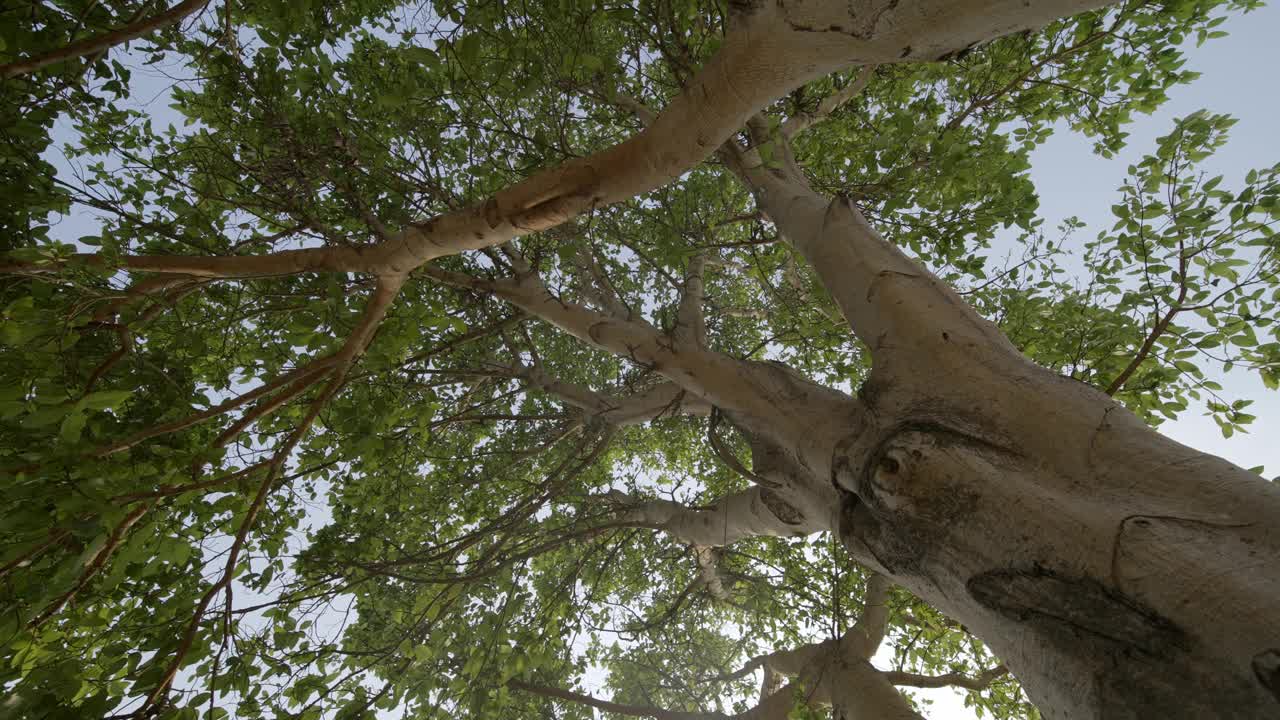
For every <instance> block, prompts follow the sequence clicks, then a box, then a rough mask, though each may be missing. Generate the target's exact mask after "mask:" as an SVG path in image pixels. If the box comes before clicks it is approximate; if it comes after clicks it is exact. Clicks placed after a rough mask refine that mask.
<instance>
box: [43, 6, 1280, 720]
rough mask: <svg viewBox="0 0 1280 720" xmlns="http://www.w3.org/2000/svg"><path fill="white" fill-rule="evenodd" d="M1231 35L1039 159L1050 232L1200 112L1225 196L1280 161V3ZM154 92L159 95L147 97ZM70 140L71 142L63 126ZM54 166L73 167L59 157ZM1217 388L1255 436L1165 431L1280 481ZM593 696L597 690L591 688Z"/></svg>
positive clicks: (941, 714) (1267, 419) (72, 231)
mask: <svg viewBox="0 0 1280 720" xmlns="http://www.w3.org/2000/svg"><path fill="white" fill-rule="evenodd" d="M1219 29H1221V30H1226V31H1227V32H1228V33H1229V35H1228V36H1227V37H1226V38H1222V39H1218V40H1211V41H1209V42H1208V43H1206V44H1205V45H1204V46H1203V47H1200V48H1196V47H1194V39H1192V40H1190V41H1189V42H1188V47H1187V48H1186V53H1187V56H1188V58H1189V62H1188V68H1189V69H1192V70H1196V71H1198V72H1201V73H1203V75H1202V76H1201V77H1200V78H1199V79H1198V80H1196V81H1195V82H1193V83H1191V84H1189V85H1186V86H1180V87H1177V88H1174V89H1173V90H1172V91H1171V93H1170V96H1171V99H1170V101H1169V102H1168V103H1166V105H1165V106H1164V107H1162V108H1161V109H1160V110H1159V111H1158V112H1157V113H1155V114H1154V115H1152V116H1139V117H1138V118H1137V119H1136V120H1135V122H1133V123H1132V124H1131V125H1130V126H1128V127H1127V128H1126V129H1127V131H1128V132H1129V133H1130V137H1129V144H1128V146H1127V147H1126V148H1125V150H1123V151H1122V152H1120V153H1119V154H1118V155H1117V156H1116V157H1115V158H1113V159H1106V158H1102V157H1100V156H1098V155H1095V154H1094V153H1093V151H1092V142H1091V141H1090V140H1089V139H1088V138H1085V137H1083V136H1081V135H1078V134H1075V133H1072V132H1071V131H1069V130H1068V129H1067V128H1066V127H1065V126H1064V127H1060V128H1059V129H1058V131H1057V132H1055V133H1054V135H1053V136H1052V137H1051V138H1050V139H1049V141H1048V142H1047V143H1046V144H1044V145H1043V146H1041V147H1040V148H1037V149H1036V150H1035V151H1034V152H1033V154H1032V169H1031V177H1032V180H1033V181H1034V183H1035V185H1036V187H1037V189H1038V191H1039V194H1040V202H1041V206H1040V212H1041V215H1042V217H1044V218H1045V221H1046V222H1045V225H1044V227H1046V228H1055V227H1057V225H1058V224H1059V223H1060V222H1061V221H1062V220H1063V219H1065V218H1067V217H1070V216H1076V217H1079V218H1080V219H1081V220H1083V221H1084V222H1085V223H1086V224H1087V225H1088V230H1087V232H1082V233H1078V234H1077V235H1076V237H1077V238H1084V237H1091V236H1092V235H1093V234H1096V232H1097V231H1098V230H1100V229H1103V228H1106V227H1109V226H1110V225H1111V223H1112V222H1113V218H1112V216H1111V213H1110V207H1111V205H1112V204H1113V203H1114V202H1116V200H1117V198H1118V197H1119V193H1118V190H1117V189H1118V188H1119V187H1120V185H1121V183H1122V182H1123V180H1124V178H1125V177H1126V175H1127V167H1128V165H1130V164H1131V163H1133V162H1135V161H1136V160H1138V159H1139V158H1141V156H1142V155H1144V154H1146V153H1149V152H1151V151H1152V150H1153V149H1154V147H1155V140H1156V138H1158V137H1160V136H1161V135H1165V134H1167V133H1168V132H1169V131H1170V129H1171V128H1172V127H1173V120H1174V119H1175V118H1178V117H1181V116H1183V115H1186V114H1189V113H1191V112H1194V111H1196V110H1199V109H1201V108H1207V109H1209V110H1211V111H1214V112H1220V113H1227V114H1230V115H1232V116H1234V117H1235V118H1237V119H1238V120H1239V123H1238V124H1237V125H1236V126H1235V127H1234V128H1232V130H1231V140H1230V142H1229V143H1228V144H1227V145H1226V146H1224V147H1223V148H1221V149H1220V150H1218V152H1217V153H1216V154H1215V156H1214V157H1213V158H1211V159H1210V160H1209V161H1207V162H1206V163H1205V169H1206V170H1207V171H1209V172H1210V173H1213V174H1223V175H1225V176H1226V177H1225V181H1224V187H1228V188H1229V187H1232V186H1233V185H1234V184H1237V183H1239V182H1240V181H1241V180H1242V178H1243V176H1244V174H1245V173H1246V172H1247V171H1248V170H1249V169H1251V168H1254V167H1263V166H1269V165H1271V164H1274V163H1276V162H1280V137H1278V135H1277V132H1276V128H1277V127H1280V122H1278V121H1277V118H1280V93H1278V92H1276V90H1275V79H1274V77H1273V76H1272V74H1271V71H1270V70H1268V68H1273V67H1276V66H1277V63H1276V57H1275V53H1274V52H1273V51H1272V50H1271V48H1272V46H1273V43H1274V42H1275V37H1276V35H1277V34H1280V4H1277V5H1273V6H1271V7H1265V8H1262V9H1260V10H1257V11H1255V12H1253V13H1249V14H1247V15H1236V16H1233V17H1232V18H1231V19H1230V20H1228V21H1227V22H1226V23H1225V24H1224V25H1223V26H1222V27H1221V28H1219ZM162 69H163V68H143V67H138V68H137V69H136V70H135V72H136V73H137V74H138V76H139V77H137V78H136V80H135V89H136V90H138V91H139V92H137V93H136V94H135V96H134V97H135V98H137V99H138V101H139V102H138V104H140V105H145V106H147V108H148V109H149V110H150V111H151V112H152V113H153V114H154V116H155V121H156V124H157V125H158V126H162V125H163V124H165V123H167V122H175V124H178V125H181V122H180V119H179V118H177V117H176V115H175V114H174V113H173V112H172V111H171V110H170V109H169V108H168V107H166V106H167V103H168V100H167V98H166V95H167V89H168V86H169V85H170V83H171V79H169V78H166V77H164V76H163V75H162V74H161V70H162ZM149 89H150V90H151V91H150V92H149V91H148V90H149ZM63 128H64V130H63V136H62V137H60V138H58V140H59V142H58V143H57V144H59V145H60V144H61V141H64V140H70V139H71V133H70V132H69V130H67V129H65V128H66V126H65V125H64V126H63ZM49 160H50V161H51V162H53V163H54V164H55V165H58V166H59V167H60V168H66V164H65V160H64V159H63V158H61V157H60V155H59V153H56V152H53V153H50V156H49ZM95 227H96V222H95V221H94V219H93V218H92V217H90V216H87V215H84V214H81V215H78V216H72V217H70V218H66V219H64V220H63V222H62V223H61V225H60V226H59V227H57V228H56V229H55V231H54V235H55V237H58V238H59V239H63V240H67V241H70V240H74V239H75V238H77V237H79V236H80V235H84V234H88V233H90V232H92V231H93V229H94V228H95ZM1206 372H1207V373H1208V374H1209V375H1210V377H1211V378H1212V379H1215V380H1218V381H1219V382H1220V383H1221V384H1222V385H1223V387H1224V392H1223V395H1224V396H1225V397H1228V398H1247V399H1252V400H1254V401H1255V402H1254V404H1253V405H1252V406H1251V407H1250V408H1249V409H1248V412H1250V413H1251V414H1253V415H1255V416H1256V417H1257V420H1256V421H1255V422H1254V424H1253V426H1252V429H1251V431H1250V432H1249V433H1247V434H1237V435H1235V436H1233V437H1232V438H1230V439H1224V438H1223V437H1222V434H1221V432H1220V430H1219V429H1218V427H1217V425H1216V424H1214V422H1213V421H1212V420H1211V419H1210V418H1209V417H1207V416H1204V415H1202V414H1200V412H1201V411H1199V410H1198V409H1196V408H1194V407H1193V408H1192V409H1191V410H1189V411H1187V412H1186V413H1185V414H1184V415H1183V417H1180V418H1179V419H1178V420H1176V421H1170V422H1167V423H1165V424H1164V425H1162V426H1161V427H1160V432H1162V433H1164V434H1166V435H1168V436H1169V437H1172V438H1173V439H1175V440H1177V441H1179V442H1182V443H1184V444H1186V445H1190V446H1191V447H1194V448H1196V449H1198V450H1202V451H1205V452H1209V453H1212V454H1214V455H1219V456H1221V457H1224V458H1226V459H1228V460H1230V461H1231V462H1234V463H1236V464H1237V465H1240V466H1242V467H1254V466H1258V465H1262V466H1265V468H1266V470H1265V474H1266V476H1267V477H1275V476H1277V475H1280V443H1278V442H1277V440H1276V438H1277V435H1276V432H1277V430H1276V428H1280V392H1272V391H1267V390H1266V389H1265V388H1264V387H1263V385H1262V383H1261V381H1260V380H1259V379H1258V378H1257V376H1256V375H1255V374H1250V373H1247V372H1245V371H1240V370H1237V371H1234V372H1232V373H1225V374H1224V373H1222V372H1221V368H1219V369H1218V371H1217V372H1216V373H1215V372H1213V371H1210V370H1208V369H1207V368H1206ZM590 689H594V688H590ZM918 695H919V696H921V697H926V698H928V699H930V700H931V701H932V703H933V704H932V705H931V706H930V707H929V709H928V710H927V711H926V714H927V716H928V717H929V718H930V720H969V719H970V718H975V717H976V716H975V715H974V714H973V713H972V711H970V710H968V709H966V708H964V706H963V703H962V696H961V695H960V694H959V693H956V692H953V691H950V690H946V689H939V690H930V691H919V693H918Z"/></svg>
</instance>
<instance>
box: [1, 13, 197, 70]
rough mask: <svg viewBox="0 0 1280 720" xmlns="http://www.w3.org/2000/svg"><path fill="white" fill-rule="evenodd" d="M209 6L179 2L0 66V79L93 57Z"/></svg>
mask: <svg viewBox="0 0 1280 720" xmlns="http://www.w3.org/2000/svg"><path fill="white" fill-rule="evenodd" d="M208 4H209V0H183V2H180V3H178V4H177V5H174V6H173V7H171V8H169V9H167V10H165V11H164V12H161V13H156V14H155V15H152V16H151V17H148V18H143V19H141V20H138V21H136V22H132V23H130V24H128V25H126V26H124V27H122V28H119V29H117V30H112V31H110V32H105V33H101V34H99V35H94V36H93V37H90V38H85V39H84V40H79V41H77V42H73V43H70V44H68V45H64V46H62V47H60V48H58V49H56V50H53V51H51V52H48V53H45V54H44V55H39V56H36V57H32V58H25V59H22V60H15V61H14V62H11V63H8V64H6V65H0V78H3V79H5V80H8V79H10V78H15V77H18V76H19V75H26V74H27V73H32V72H35V71H36V70H39V69H41V68H45V67H48V66H50V65H54V64H57V63H60V62H63V61H65V60H71V59H73V58H77V57H83V56H85V55H97V54H100V53H102V52H105V51H106V50H109V49H110V48H113V47H115V46H117V45H122V44H124V43H127V42H129V41H130V40H136V39H137V38H140V37H142V36H143V35H148V34H150V33H152V32H154V31H156V30H159V29H160V28H162V27H166V26H168V25H172V24H174V23H176V22H178V21H180V20H182V19H183V18H185V17H187V16H188V15H191V14H193V13H195V12H197V11H199V10H201V9H203V8H204V6H205V5H208Z"/></svg>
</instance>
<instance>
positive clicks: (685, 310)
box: [672, 253, 707, 348]
mask: <svg viewBox="0 0 1280 720" xmlns="http://www.w3.org/2000/svg"><path fill="white" fill-rule="evenodd" d="M706 267H707V257H706V255H703V254H701V253H699V254H697V255H695V256H693V259H691V260H690V261H689V269H688V270H687V271H685V276H684V292H682V293H681V295H680V306H679V308H678V310H677V312H676V326H675V328H674V330H673V331H672V334H673V335H675V337H676V340H677V341H678V342H682V343H689V344H692V345H694V346H696V347H700V348H703V347H706V346H707V320H706V316H705V315H704V314H703V309H702V306H703V294H704V288H705V284H704V282H703V273H705V272H706Z"/></svg>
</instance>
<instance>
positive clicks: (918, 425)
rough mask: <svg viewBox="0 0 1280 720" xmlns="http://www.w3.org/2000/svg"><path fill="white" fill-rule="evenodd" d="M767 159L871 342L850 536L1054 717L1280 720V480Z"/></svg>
mask: <svg viewBox="0 0 1280 720" xmlns="http://www.w3.org/2000/svg"><path fill="white" fill-rule="evenodd" d="M748 174H749V175H750V177H751V179H752V180H753V184H754V185H755V187H756V191H757V197H758V198H759V200H760V202H761V206H762V207H763V208H764V209H765V211H766V212H768V214H769V215H770V216H771V217H772V218H773V220H774V221H775V222H776V223H777V224H778V227H779V229H780V230H781V231H782V232H783V233H784V234H785V235H786V236H787V238H788V239H789V240H790V241H791V242H792V243H793V244H794V245H795V246H796V247H797V248H798V249H800V250H801V252H802V253H804V254H805V255H806V256H807V258H808V259H809V261H810V263H811V264H812V265H813V267H814V269H815V271H816V272H817V273H818V274H819V276H820V278H821V279H822V281H823V283H824V285H826V287H827V288H828V289H829V291H830V292H831V293H832V296H833V297H834V298H835V299H836V301H837V303H838V304H839V305H840V307H841V310H842V311H843V312H844V314H845V316H846V318H848V320H849V322H850V325H851V327H852V328H853V329H854V331H855V332H856V333H857V334H858V335H859V337H860V338H861V339H862V340H863V341H864V342H865V343H866V344H867V345H868V346H869V347H870V348H871V352H872V356H873V361H874V368H873V371H872V373H871V376H870V378H869V380H868V382H867V383H866V385H865V386H864V387H863V388H862V390H861V392H860V393H859V395H860V398H859V399H860V400H861V402H862V404H863V410H864V412H863V422H862V423H860V424H859V426H858V427H856V428H852V429H851V432H850V433H849V435H848V436H847V437H846V438H845V439H844V440H843V441H841V442H839V443H838V444H837V446H836V447H835V448H834V452H833V454H832V456H831V460H830V461H829V466H830V467H831V472H832V474H831V477H832V480H833V482H834V483H835V484H836V486H837V487H838V488H839V489H840V491H841V493H842V496H843V499H842V501H841V503H842V508H841V520H840V535H841V538H842V540H843V542H844V543H845V545H846V546H847V547H848V548H849V549H850V551H851V552H853V553H854V554H855V555H856V556H857V557H860V558H862V559H863V561H864V562H866V563H867V564H868V565H869V566H871V567H873V568H876V569H877V570H879V571H881V572H884V573H886V574H887V575H889V576H890V577H891V578H892V579H893V580H894V582H896V583H898V584H901V585H903V586H905V587H907V588H909V589H910V590H911V591H912V592H914V593H916V594H917V595H919V596H920V597H922V598H924V599H925V600H927V601H929V602H930V603H933V604H934V605H935V606H937V607H938V608H939V609H941V610H942V611H944V612H946V613H947V614H949V615H951V616H952V617H954V618H956V619H957V620H959V621H961V622H963V623H964V624H965V625H967V626H968V627H969V628H970V629H971V630H972V631H973V632H974V633H975V634H977V635H978V637H980V638H982V640H983V641H984V642H986V643H988V644H989V645H990V646H991V648H992V650H993V651H994V652H995V653H996V654H997V655H999V656H1000V657H1002V658H1003V659H1005V660H1006V662H1007V665H1008V667H1009V668H1010V669H1011V670H1012V671H1013V672H1014V673H1015V674H1016V675H1017V676H1018V678H1019V679H1020V680H1021V681H1022V683H1023V685H1024V687H1025V688H1026V689H1027V692H1028V694H1029V695H1030V696H1031V698H1032V699H1033V700H1034V701H1035V702H1036V703H1037V705H1038V706H1039V707H1040V708H1041V710H1042V711H1043V712H1044V714H1045V716H1046V717H1050V718H1107V719H1108V720H1110V719H1112V718H1139V717H1141V718H1152V717H1160V718H1210V717H1215V718H1217V717H1220V718H1244V717H1249V718H1253V717H1258V718H1262V717H1280V620H1278V619H1280V488H1277V487H1276V485H1274V484H1272V483H1269V482H1267V481H1265V480H1263V479H1262V478H1260V477H1258V476H1257V475H1255V474H1253V473H1251V472H1249V471H1247V470H1244V469H1242V468H1239V467H1237V466H1235V465H1232V464H1231V463H1228V462H1226V461H1224V460H1222V459H1219V458H1216V457H1213V456H1210V455H1207V454H1204V453H1201V452H1198V451H1196V450H1193V449H1191V448H1188V447H1186V446H1183V445H1180V444H1178V443H1176V442H1174V441H1172V440H1169V439H1168V438H1165V437H1163V436H1161V435H1160V434H1158V433H1157V432H1155V431H1154V430H1152V429H1151V428H1150V427H1148V426H1147V425H1146V424H1145V423H1143V422H1142V421H1141V420H1139V419H1138V418H1137V417H1136V416H1135V415H1133V414H1132V413H1130V412H1129V411H1128V410H1126V409H1125V408H1124V407H1123V406H1121V405H1119V404H1118V403H1116V402H1115V401H1114V400H1112V399H1111V398H1110V397H1108V396H1107V395H1104V394H1103V393H1101V392H1099V391H1097V390H1096V389H1094V388H1092V387H1090V386H1088V385H1085V384H1083V383H1079V382H1076V381H1074V380H1070V379H1067V378H1063V377H1061V376H1058V375H1056V374H1054V373H1051V372H1049V371H1047V370H1044V369H1043V368H1040V367H1039V366H1037V365H1035V364H1034V363H1032V362H1031V361H1029V360H1027V359H1026V358H1025V357H1023V356H1022V355H1021V354H1020V353H1018V352H1017V351H1016V350H1015V349H1014V348H1013V347H1012V346H1011V345H1010V344H1009V342H1008V341H1007V340H1006V339H1005V338H1004V337H1003V336H1002V335H1001V334H1000V332H999V330H998V329H997V328H996V327H995V326H994V325H992V324H991V323H989V322H988V321H986V320H985V319H983V318H981V317H980V316H978V315H977V314H976V313H974V312H973V310H972V309H971V308H969V307H968V305H967V304H965V303H964V302H963V300H961V299H960V298H959V296H957V295H956V294H955V293H954V292H952V291H951V290H950V289H949V288H948V287H946V285H945V284H943V283H942V282H940V281H939V280H937V279H936V278H935V277H934V276H933V275H932V274H931V273H929V272H928V270H926V269H924V268H923V267H921V266H919V265H918V264H916V263H915V262H913V261H912V260H910V259H909V258H907V257H906V256H905V255H903V254H902V253H901V252H900V251H898V250H897V248H896V247H894V246H892V245H891V244H889V243H886V242H885V241H884V240H883V239H881V238H880V237H879V236H878V235H877V234H876V233H875V232H874V230H872V229H871V228H870V226H869V225H868V224H867V223H866V221H865V220H864V219H863V218H862V216H861V214H860V213H858V211H857V210H856V209H854V208H853V207H852V206H851V205H850V204H849V203H848V202H846V201H845V200H843V199H839V198H837V199H835V200H831V199H829V198H823V197H820V196H818V195H817V194H815V193H813V192H812V191H811V190H810V189H809V188H808V185H807V183H805V182H804V180H803V176H801V175H797V174H796V170H795V168H794V165H790V166H789V167H783V168H774V169H772V170H770V171H768V172H763V171H759V170H756V171H751V172H749V173H748ZM832 419H833V420H835V418H834V416H833V418H832ZM784 435H785V433H782V432H779V433H778V434H777V438H778V440H779V441H781V440H782V439H783V436H784ZM820 461H821V458H817V457H815V458H813V459H812V460H811V461H810V465H811V466H812V465H815V464H817V463H818V462H820Z"/></svg>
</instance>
